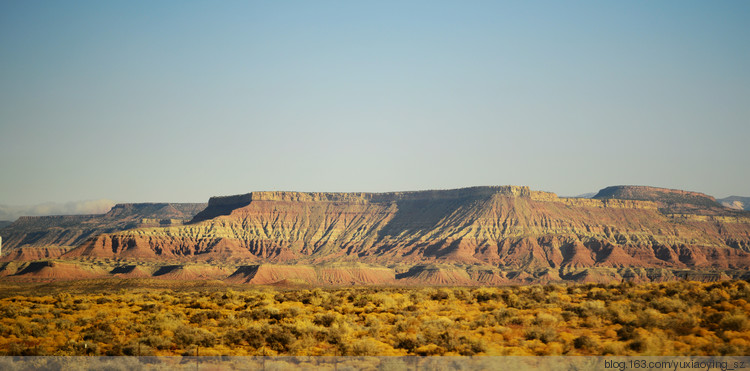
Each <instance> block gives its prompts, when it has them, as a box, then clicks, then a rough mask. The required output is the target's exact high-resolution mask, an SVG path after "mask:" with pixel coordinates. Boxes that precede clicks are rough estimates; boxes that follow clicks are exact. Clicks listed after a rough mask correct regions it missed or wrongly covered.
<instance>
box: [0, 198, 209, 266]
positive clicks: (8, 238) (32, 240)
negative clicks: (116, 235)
mask: <svg viewBox="0 0 750 371" xmlns="http://www.w3.org/2000/svg"><path fill="white" fill-rule="evenodd" d="M205 207H206V204H205V203H193V204H188V203H184V204H170V203H140V204H117V205H115V206H114V207H112V209H111V210H110V211H109V212H107V213H106V214H100V215H59V216H24V217H20V218H18V220H16V221H15V222H14V223H12V224H10V225H8V226H6V227H5V228H2V229H0V236H2V237H3V252H4V255H6V254H8V253H9V252H12V251H13V250H15V249H17V248H21V247H48V246H63V247H65V246H67V247H73V246H78V245H80V244H81V243H82V242H84V241H86V240H87V239H88V238H91V237H93V236H97V235H99V234H102V233H112V232H117V231H122V230H127V229H131V228H140V227H160V226H172V225H182V224H183V222H185V221H189V220H190V219H192V218H193V216H194V215H195V214H197V213H198V212H200V211H201V210H203V209H204V208H205ZM32 255H33V254H32Z"/></svg>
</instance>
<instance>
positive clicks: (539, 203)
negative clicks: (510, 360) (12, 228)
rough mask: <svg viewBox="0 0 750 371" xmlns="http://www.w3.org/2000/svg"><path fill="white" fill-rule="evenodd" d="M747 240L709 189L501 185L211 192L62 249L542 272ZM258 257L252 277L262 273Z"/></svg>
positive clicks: (741, 247)
mask: <svg viewBox="0 0 750 371" xmlns="http://www.w3.org/2000/svg"><path fill="white" fill-rule="evenodd" d="M611 188H612V187H611ZM749 251H750V218H749V217H748V214H747V213H743V212H739V211H732V210H730V209H727V208H723V207H722V206H721V205H719V204H718V203H716V201H715V200H714V199H713V198H710V197H708V196H705V195H702V196H701V194H697V193H693V192H684V191H674V190H665V189H660V188H652V187H629V188H628V187H620V188H617V187H614V188H613V189H610V188H607V189H604V190H602V191H601V192H600V193H599V194H598V195H597V197H595V198H593V199H580V198H560V197H557V195H555V194H554V193H549V192H538V191H532V190H530V189H529V188H528V187H519V186H500V187H473V188H463V189H454V190H443V191H418V192H392V193H304V192H253V193H248V194H244V195H237V196H228V197H215V198H211V200H210V201H209V203H208V206H207V207H206V208H205V209H204V210H203V211H201V212H199V213H197V215H195V217H194V218H193V219H192V221H191V222H190V223H187V224H185V225H177V226H169V227H149V228H138V229H131V230H125V231H120V232H116V233H107V234H102V235H98V236H96V237H92V238H90V239H89V240H87V241H86V242H85V243H83V244H81V245H80V246H79V247H77V248H75V249H73V250H71V251H69V252H68V253H67V254H65V255H64V256H65V257H106V258H117V257H122V258H135V259H156V260H163V259H168V260H190V261H195V260H198V261H203V260H205V261H232V260H237V261H243V262H252V263H258V264H261V263H283V264H312V265H316V264H329V263H331V262H363V263H368V264H373V265H377V266H395V265H398V264H410V265H418V264H432V263H440V264H442V263H450V264H463V265H481V266H492V267H498V268H503V269H525V270H533V269H536V270H544V269H549V268H551V269H554V270H555V271H554V272H552V273H550V276H549V277H548V278H549V279H554V278H556V277H557V275H562V276H564V275H565V274H566V272H568V271H569V270H571V269H575V268H585V267H603V268H618V269H619V268H623V267H655V268H660V267H671V268H681V267H691V268H692V267H706V268H739V269H745V268H748V267H750V252H749ZM266 268H267V267H266ZM266 268H263V269H261V270H260V273H258V272H255V273H253V276H252V277H256V276H257V277H258V278H248V279H249V280H252V279H256V280H262V277H264V275H266V274H267V272H268V271H267V270H266ZM274 269H276V268H274ZM271 271H273V269H272V270H271ZM264 272H265V273H264ZM316 272H317V271H316ZM412 273H413V274H414V275H415V276H420V277H422V276H424V277H431V278H430V279H434V280H436V281H440V282H442V281H441V280H444V281H455V282H460V281H462V280H465V279H471V280H476V279H483V280H490V281H492V280H494V281H498V282H501V281H503V280H505V279H506V278H507V277H504V276H501V275H498V274H497V272H489V271H488V272H484V273H482V272H479V271H468V272H464V273H466V276H465V275H464V274H463V273H460V274H459V273H455V272H452V271H450V270H439V269H438V270H434V269H421V270H416V271H414V272H412ZM258 274H260V275H259V276H258ZM295 274H296V273H295ZM300 274H302V273H300ZM305 274H307V275H311V274H312V273H310V272H308V273H305ZM315 274H317V275H318V276H319V272H317V273H315ZM332 274H334V275H338V276H340V277H347V275H351V274H354V273H352V272H348V273H345V272H336V273H332ZM356 274H359V273H356ZM368 274H369V273H368ZM382 274H384V273H382V272H379V273H378V275H382ZM385 275H386V276H389V275H390V273H385ZM318 276H316V277H317V278H316V280H319V279H320V277H318ZM311 277H312V276H311ZM378 277H379V276H378ZM325 279H328V278H325ZM325 279H324V280H325ZM336 279H337V280H341V281H345V280H347V279H348V278H336Z"/></svg>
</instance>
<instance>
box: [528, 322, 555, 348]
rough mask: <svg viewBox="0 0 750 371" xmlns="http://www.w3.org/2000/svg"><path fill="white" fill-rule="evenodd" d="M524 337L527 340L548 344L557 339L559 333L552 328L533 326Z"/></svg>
mask: <svg viewBox="0 0 750 371" xmlns="http://www.w3.org/2000/svg"><path fill="white" fill-rule="evenodd" d="M524 337H525V338H526V340H539V341H541V342H542V343H545V344H547V343H549V342H551V341H555V340H556V339H557V331H556V330H555V329H554V328H550V327H542V326H533V327H530V328H528V329H527V330H526V331H525V333H524Z"/></svg>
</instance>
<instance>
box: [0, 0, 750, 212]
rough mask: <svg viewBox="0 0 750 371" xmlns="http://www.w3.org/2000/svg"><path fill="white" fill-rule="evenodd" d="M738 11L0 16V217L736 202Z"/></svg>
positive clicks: (37, 12)
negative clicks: (435, 196) (337, 203)
mask: <svg viewBox="0 0 750 371" xmlns="http://www.w3.org/2000/svg"><path fill="white" fill-rule="evenodd" d="M749 19H750V2H747V1H722V2H709V1H658V2H654V1H627V2H625V1H617V2H615V1H606V2H605V1H565V2H560V1H479V0H477V1H322V0H321V1H318V0H316V1H220V2H209V1H165V0H156V1H12V0H9V1H3V2H0V204H5V205H26V204H38V203H45V202H57V203H66V202H72V201H77V200H98V199H107V200H115V201H119V202H157V201H166V202H205V201H207V200H208V198H209V197H211V196H217V195H231V194H240V193H247V192H251V191H260V190H290V191H330V192H385V191H398V190H423V189H449V188H459V187H468V186H478V185H508V184H511V185H526V186H529V187H531V189H534V190H544V191H551V192H555V193H557V194H559V195H563V196H572V195H578V194H582V193H586V192H595V191H597V190H599V189H601V188H604V187H606V186H611V185H619V184H634V185H651V186H658V187H666V188H677V189H685V190H691V191H698V192H704V193H707V194H710V195H713V196H716V197H726V196H729V195H741V196H750V160H749V159H750V145H748V138H750V71H749V69H750V22H749V21H748V20H749Z"/></svg>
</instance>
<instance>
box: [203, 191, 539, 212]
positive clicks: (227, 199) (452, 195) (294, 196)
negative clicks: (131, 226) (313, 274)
mask: <svg viewBox="0 0 750 371" xmlns="http://www.w3.org/2000/svg"><path fill="white" fill-rule="evenodd" d="M496 194H497V195H502V196H512V197H529V196H530V195H531V191H530V190H529V187H526V186H485V187H470V188H458V189H447V190H428V191H409V192H383V193H371V192H293V191H259V192H251V193H246V194H242V195H235V196H223V197H211V199H210V200H209V201H208V206H209V207H210V206H230V205H241V204H248V203H250V202H252V201H286V202H355V203H356V202H391V201H404V200H443V199H457V198H467V197H489V196H493V195H496Z"/></svg>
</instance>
